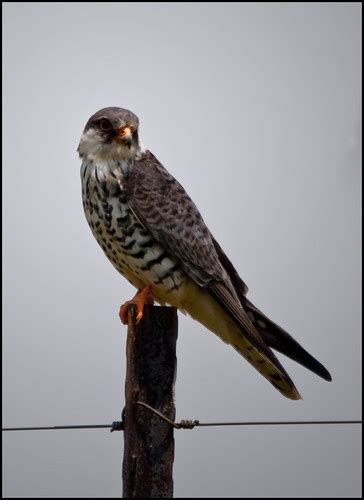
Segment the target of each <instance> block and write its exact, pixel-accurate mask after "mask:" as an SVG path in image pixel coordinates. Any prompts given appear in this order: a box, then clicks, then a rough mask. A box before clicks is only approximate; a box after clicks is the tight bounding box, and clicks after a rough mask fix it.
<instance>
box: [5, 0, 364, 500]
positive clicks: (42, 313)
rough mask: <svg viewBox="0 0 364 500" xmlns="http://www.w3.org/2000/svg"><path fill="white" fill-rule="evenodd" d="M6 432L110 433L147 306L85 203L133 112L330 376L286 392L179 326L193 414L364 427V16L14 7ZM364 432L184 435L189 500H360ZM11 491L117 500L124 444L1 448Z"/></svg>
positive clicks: (181, 367)
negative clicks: (110, 126) (124, 117)
mask: <svg viewBox="0 0 364 500" xmlns="http://www.w3.org/2000/svg"><path fill="white" fill-rule="evenodd" d="M3 13H4V17H3V19H4V21H3V27H4V36H3V42H4V49H3V55H4V66H3V68H4V77H3V96H4V110H3V123H4V128H3V143H4V153H3V160H4V161H3V165H4V168H3V186H4V187H3V208H4V216H3V224H4V226H3V227H4V229H3V236H4V240H3V255H4V257H3V264H4V278H3V291H4V299H3V310H4V320H3V326H4V335H3V352H4V354H3V425H4V426H10V425H11V426H22V425H62V424H65V425H66V424H73V423H75V424H82V423H104V422H105V423H108V422H111V421H112V420H115V419H117V418H118V417H119V414H120V410H121V408H122V406H123V403H124V373H125V338H126V330H125V327H123V326H122V325H121V324H120V321H119V318H118V315H117V312H118V308H119V306H120V303H121V302H123V301H125V300H126V299H128V298H130V297H131V295H132V294H133V293H134V290H133V288H132V287H131V285H129V283H128V282H127V281H126V280H125V279H123V278H122V277H121V276H119V275H118V274H117V272H116V271H115V269H114V268H113V267H112V266H111V264H110V263H109V262H108V261H107V260H106V258H105V257H104V255H103V253H102V251H101V249H100V248H99V247H98V245H97V243H96V242H95V241H94V238H93V236H92V234H91V232H90V230H89V228H88V226H87V223H86V221H85V218H84V215H83V209H82V203H81V187H80V179H79V168H80V162H79V160H78V158H77V153H76V148H77V144H78V141H79V137H80V134H81V132H82V129H83V127H84V125H85V123H86V121H87V119H88V118H89V116H90V115H91V114H93V113H94V112H95V111H97V110H98V109H100V108H102V107H105V106H121V107H126V108H128V109H130V110H132V111H133V112H134V113H136V114H137V115H138V116H139V119H140V123H141V125H140V134H141V138H142V140H143V142H144V143H145V144H146V145H147V146H148V147H149V148H150V149H151V150H152V152H153V153H154V154H155V155H156V156H157V157H158V159H159V160H160V161H161V162H162V163H163V164H164V166H165V167H166V168H167V169H168V170H169V171H170V172H171V173H172V174H173V175H174V176H175V177H176V178H177V179H178V180H179V181H180V182H181V183H182V185H183V186H184V187H185V188H186V190H187V191H188V193H189V194H190V195H191V197H192V198H193V200H194V201H195V203H196V204H197V206H198V207H199V209H200V211H201V213H202V215H203V217H204V219H205V221H206V222H207V224H208V226H209V227H210V229H211V230H212V232H213V234H214V235H215V237H216V238H217V239H218V241H219V242H220V244H221V246H222V247H223V248H224V250H225V252H226V253H227V255H228V256H229V257H230V258H231V260H232V261H233V262H234V264H235V266H236V268H237V269H238V270H239V272H240V274H241V276H242V278H243V279H244V280H245V281H246V282H247V284H248V286H249V289H250V291H249V297H250V298H251V299H252V300H253V301H254V302H256V303H257V305H258V306H260V307H261V308H262V309H263V311H264V312H265V313H266V314H267V315H269V316H270V317H271V318H272V319H273V320H275V321H276V322H277V323H279V324H280V325H281V326H283V327H284V328H286V329H287V330H288V331H289V332H290V333H292V335H293V336H294V337H295V338H296V339H297V340H298V341H299V342H301V343H302V344H303V345H304V347H306V348H307V349H308V350H309V351H310V352H311V353H312V354H313V355H314V356H316V357H317V358H318V359H319V360H320V361H321V362H322V363H323V364H324V365H325V366H326V367H327V368H328V369H329V370H330V372H331V374H332V376H333V382H332V383H330V384H329V383H327V382H325V381H323V380H321V379H319V378H318V377H316V376H315V375H314V374H312V373H310V372H308V371H307V370H305V369H304V368H302V367H300V366H298V365H297V364H295V363H294V362H293V361H290V360H288V359H287V358H283V357H282V356H279V357H280V359H281V360H282V362H283V364H284V366H285V367H286V368H287V370H288V372H289V374H290V375H291V377H292V378H293V380H294V381H295V383H296V385H297V388H298V390H299V391H300V393H301V394H302V396H303V401H299V402H293V401H290V400H286V399H285V398H283V397H282V396H281V395H280V394H279V393H278V392H277V391H275V390H274V389H273V388H272V386H271V385H270V384H269V383H268V382H267V381H266V380H265V379H263V377H261V376H260V375H259V374H258V373H257V372H256V371H255V370H253V369H252V368H251V366H250V365H249V364H248V363H246V362H245V361H244V360H243V359H242V358H241V357H240V356H239V355H238V354H237V353H236V352H235V351H234V350H233V349H231V348H229V347H228V346H226V345H225V344H223V343H222V342H221V341H220V340H219V339H218V338H217V337H215V336H214V335H213V334H211V333H210V332H208V331H207V330H206V329H204V328H203V327H202V326H201V325H200V324H198V323H196V322H194V321H192V320H191V319H190V318H187V317H184V316H182V315H180V329H179V340H178V347H177V353H178V375H177V385H176V402H177V418H178V419H181V418H193V419H195V418H198V419H200V420H201V421H212V420H215V421H216V420H264V419H267V420H275V419H277V420H283V419H284V420H288V419H353V418H361V382H360V379H361V354H360V350H361V349H360V348H361V335H360V330H361V329H360V326H361V305H360V303H361V279H360V276H361V263H360V257H361V228H360V227H361V211H360V208H361V194H362V192H361V187H360V185H361V5H360V4H359V3H356V4H354V3H352V4H350V3H345V4H344V3H326V4H298V3H297V4H229V3H224V4H221V3H211V4H209V3H207V4H206V3H204V4H199V3H197V4H192V3H186V4H183V3H179V4H159V3H152V4H143V3H140V4H131V3H105V4H98V3H96V4H95V3H85V4H83V3H82V4H81V3H69V4H66V3H57V4H50V3H6V2H5V3H4V4H3ZM360 435H361V434H360V428H359V426H356V427H354V426H347V427H345V426H341V427H336V426H333V427H321V426H320V427H314V428H313V427H282V428H280V427H277V428H261V427H258V428H231V429H229V428H221V429H220V428H218V429H207V428H206V429H205V428H204V429H202V428H201V429H195V430H193V431H188V432H187V431H185V432H182V431H180V432H176V435H175V439H176V458H175V466H174V482H175V496H187V497H188V496H205V497H208V496H209V497H217V496H232V497H233V496H235V497H244V496H252V497H259V496H269V497H276V496H278V497H285V496H296V497H304V496H306V497H309V496H319V497H323V496H326V497H327V496H334V497H356V496H360V495H361V475H360V465H361V464H360V460H361V459H360V457H361V447H360ZM3 437H4V439H3V479H4V483H3V484H4V486H3V496H5V497H24V496H27V497H38V496H39V497H47V496H48V497H72V496H75V497H117V496H120V494H121V461H122V447H123V440H122V435H120V434H109V432H108V431H83V432H80V431H64V432H51V433H50V432H44V433H30V432H29V433H12V434H10V433H9V434H7V435H4V436H3Z"/></svg>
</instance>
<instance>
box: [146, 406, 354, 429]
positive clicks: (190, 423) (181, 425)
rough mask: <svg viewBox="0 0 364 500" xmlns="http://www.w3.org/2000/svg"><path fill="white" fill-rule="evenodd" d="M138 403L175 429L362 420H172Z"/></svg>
mask: <svg viewBox="0 0 364 500" xmlns="http://www.w3.org/2000/svg"><path fill="white" fill-rule="evenodd" d="M137 404H138V405H141V406H144V407H145V408H147V409H148V410H150V411H152V412H153V413H155V414H156V415H158V417H160V418H161V419H163V420H164V421H165V422H168V423H169V424H170V425H172V426H173V427H174V428H175V429H193V428H194V427H212V426H228V425H317V424H318V425H322V424H325V425H327V424H336V425H337V424H339V425H340V424H361V423H362V420H297V421H292V420H290V421H279V422H272V421H266V422H200V421H199V420H181V422H172V420H170V419H169V418H168V417H166V416H165V415H163V414H162V413H160V412H159V411H158V410H156V409H155V408H152V407H151V406H149V405H147V404H146V403H143V402H142V401H137Z"/></svg>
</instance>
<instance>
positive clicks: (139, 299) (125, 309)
mask: <svg viewBox="0 0 364 500" xmlns="http://www.w3.org/2000/svg"><path fill="white" fill-rule="evenodd" d="M152 289H153V286H152V285H148V286H146V287H145V288H143V289H142V290H138V291H137V293H136V294H135V296H134V297H133V298H132V299H131V300H128V301H127V302H125V304H123V305H122V306H121V307H120V311H119V317H120V320H121V322H122V323H123V324H124V325H127V324H128V322H129V305H131V306H132V309H133V313H135V308H136V310H137V315H136V320H135V323H136V324H137V325H138V324H139V323H140V321H141V320H142V319H143V310H144V306H145V304H153V298H152V297H151V296H150V294H151V291H152Z"/></svg>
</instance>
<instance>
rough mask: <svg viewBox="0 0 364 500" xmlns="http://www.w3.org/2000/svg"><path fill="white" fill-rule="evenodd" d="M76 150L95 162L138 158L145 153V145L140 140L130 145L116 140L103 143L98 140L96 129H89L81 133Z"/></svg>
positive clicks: (84, 157)
mask: <svg viewBox="0 0 364 500" xmlns="http://www.w3.org/2000/svg"><path fill="white" fill-rule="evenodd" d="M77 151H78V153H79V155H80V157H82V158H83V159H86V160H88V161H93V162H95V163H101V162H105V161H110V160H114V161H121V162H122V161H130V160H132V159H135V158H139V157H140V156H141V155H143V154H144V153H145V151H146V147H145V146H144V144H142V142H140V141H138V143H137V144H133V145H132V146H130V147H128V146H127V145H125V144H123V143H120V142H116V141H113V142H111V143H110V144H104V143H103V142H102V141H101V140H100V137H99V135H98V133H97V131H96V130H94V129H90V130H87V132H84V133H83V134H82V135H81V139H80V143H79V146H78V149H77Z"/></svg>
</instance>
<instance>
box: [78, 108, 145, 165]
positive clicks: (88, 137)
mask: <svg viewBox="0 0 364 500" xmlns="http://www.w3.org/2000/svg"><path fill="white" fill-rule="evenodd" d="M138 126H139V119H138V117H137V116H136V115H134V113H132V112H131V111H128V110H127V109H123V108H104V109H100V111H97V113H95V114H94V115H92V116H91V118H90V119H89V120H88V122H87V123H86V126H85V128H84V131H83V132H82V135H81V139H80V143H79V145H78V148H77V151H78V153H79V155H80V157H87V158H88V159H90V160H99V161H102V160H127V159H130V158H132V157H134V156H135V154H136V153H137V152H138V151H139V149H140V145H139V137H138Z"/></svg>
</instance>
